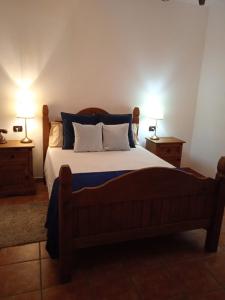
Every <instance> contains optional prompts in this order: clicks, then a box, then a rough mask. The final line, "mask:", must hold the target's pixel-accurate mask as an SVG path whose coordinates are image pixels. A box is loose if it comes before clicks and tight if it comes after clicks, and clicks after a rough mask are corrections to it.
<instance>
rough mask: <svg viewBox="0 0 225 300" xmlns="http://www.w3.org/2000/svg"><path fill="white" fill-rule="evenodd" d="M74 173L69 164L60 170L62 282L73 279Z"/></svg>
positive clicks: (60, 259) (60, 261)
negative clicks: (72, 209) (72, 205)
mask: <svg viewBox="0 0 225 300" xmlns="http://www.w3.org/2000/svg"><path fill="white" fill-rule="evenodd" d="M71 196H72V174H71V170H70V167H69V166H68V165H63V166H62V167H61V168H60V172H59V268H60V280H61V282H62V283H65V282H68V281H69V280H70V279H71V271H72V270H71V268H72V219H71V216H72V213H71V206H70V204H71Z"/></svg>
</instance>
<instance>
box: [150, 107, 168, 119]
mask: <svg viewBox="0 0 225 300" xmlns="http://www.w3.org/2000/svg"><path fill="white" fill-rule="evenodd" d="M148 117H149V118H150V119H155V120H163V118H164V115H163V113H162V111H161V110H160V109H156V108H155V109H151V111H150V112H149V114H148Z"/></svg>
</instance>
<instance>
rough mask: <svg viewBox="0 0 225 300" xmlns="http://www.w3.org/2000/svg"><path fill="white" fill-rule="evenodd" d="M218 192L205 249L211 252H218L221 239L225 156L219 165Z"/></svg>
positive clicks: (224, 200)
mask: <svg viewBox="0 0 225 300" xmlns="http://www.w3.org/2000/svg"><path fill="white" fill-rule="evenodd" d="M215 180H216V181H217V192H216V197H215V203H216V208H215V212H214V216H213V219H212V223H211V225H210V227H209V228H208V230H207V236H206V242H205V249H206V251H209V252H215V251H217V248H218V244H219V237H220V229H221V224H222V220H223V213H224V203H225V156H223V157H221V158H220V160H219V162H218V165H217V174H216V178H215Z"/></svg>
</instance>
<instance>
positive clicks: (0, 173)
mask: <svg viewBox="0 0 225 300" xmlns="http://www.w3.org/2000/svg"><path fill="white" fill-rule="evenodd" d="M33 148H34V145H33V144H32V143H29V144H22V143H20V141H8V142H7V143H6V144H0V197H4V196H13V195H28V194H34V193H35V185H34V179H33V160H32V149H33Z"/></svg>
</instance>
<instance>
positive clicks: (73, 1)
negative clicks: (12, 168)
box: [0, 0, 207, 176]
mask: <svg viewBox="0 0 225 300" xmlns="http://www.w3.org/2000/svg"><path fill="white" fill-rule="evenodd" d="M206 22H207V8H206V7H199V6H197V5H193V4H191V3H185V2H183V1H170V2H162V1H159V0H138V1H137V0H82V1H81V0H64V1H61V0H39V1H36V0H20V1H17V0H14V1H13V0H11V1H1V2H0V127H1V128H7V129H8V130H9V133H8V138H15V139H20V138H21V137H22V136H23V134H18V133H17V134H15V133H13V132H12V125H13V124H18V123H19V122H21V121H20V120H18V119H16V118H15V92H16V89H17V86H16V81H17V80H18V79H21V78H22V79H23V78H31V80H32V81H33V84H32V86H31V89H32V90H33V91H34V92H35V94H36V105H37V113H36V118H35V119H34V120H33V121H32V122H33V123H32V124H31V123H30V125H33V126H32V127H33V129H32V131H31V128H30V136H31V137H32V138H33V139H34V142H35V145H36V147H35V152H34V158H35V159H34V171H35V176H41V174H42V163H41V158H42V148H41V146H42V145H41V144H42V141H41V139H42V128H41V105H42V104H44V103H46V104H48V105H49V106H50V110H51V112H52V117H53V116H55V115H57V114H58V113H59V112H60V111H61V110H64V111H73V112H76V111H77V110H79V109H81V108H84V107H87V106H99V107H102V108H105V109H107V110H109V111H110V112H115V113H119V112H121V113H123V112H128V111H130V110H131V109H132V108H133V106H135V105H139V106H140V108H142V107H146V105H147V106H149V109H151V101H152V100H153V99H156V100H157V101H158V102H159V103H160V104H161V105H162V107H163V110H164V117H165V119H164V120H163V121H161V122H160V124H159V125H160V128H159V129H160V130H159V134H161V135H167V136H168V135H171V136H177V137H179V138H181V139H184V140H186V141H187V143H186V144H185V147H184V155H183V163H184V164H185V163H187V162H188V161H189V160H190V157H189V156H190V141H191V137H192V130H193V120H194V111H195V105H196V96H197V89H198V80H199V74H200V66H201V57H202V52H203V47H204V36H205V28H206ZM142 112H143V110H142ZM145 112H146V109H145ZM148 125H149V124H148V123H147V122H146V121H145V122H144V120H143V122H142V127H141V136H142V142H143V141H144V136H146V134H149V133H148V132H147V127H148Z"/></svg>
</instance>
